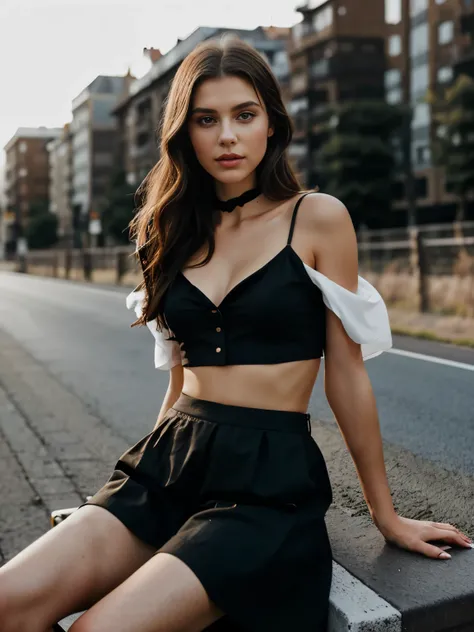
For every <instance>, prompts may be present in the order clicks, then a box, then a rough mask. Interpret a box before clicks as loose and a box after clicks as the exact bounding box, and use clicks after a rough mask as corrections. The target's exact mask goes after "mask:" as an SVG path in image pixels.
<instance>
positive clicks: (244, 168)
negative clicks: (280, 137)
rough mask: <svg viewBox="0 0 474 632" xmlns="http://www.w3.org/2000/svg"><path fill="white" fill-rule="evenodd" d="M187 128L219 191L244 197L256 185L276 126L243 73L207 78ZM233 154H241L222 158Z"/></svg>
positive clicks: (192, 108)
mask: <svg viewBox="0 0 474 632" xmlns="http://www.w3.org/2000/svg"><path fill="white" fill-rule="evenodd" d="M188 131H189V136H190V139H191V143H192V145H193V148H194V151H195V153H196V157H197V159H198V161H199V162H200V164H201V165H202V167H203V168H204V169H205V170H206V171H207V172H208V173H209V174H210V175H211V176H212V177H213V178H214V179H215V180H216V181H217V182H216V188H217V193H219V192H221V193H223V194H225V193H229V194H235V195H239V194H240V192H241V191H240V189H242V190H246V189H247V188H250V187H251V186H253V185H254V184H255V180H256V178H255V169H256V168H257V166H258V164H259V163H260V162H261V160H262V158H263V157H264V155H265V152H266V150H267V142H268V137H269V136H271V135H272V134H273V130H272V129H271V128H270V126H269V119H268V115H267V112H266V110H265V106H264V104H263V102H262V101H261V99H259V97H258V95H257V93H256V91H255V90H254V88H253V86H252V85H250V84H249V83H247V82H246V81H244V80H243V79H241V78H240V77H221V78H219V79H206V80H205V81H203V83H202V84H201V85H200V86H199V87H198V88H197V89H196V91H195V94H194V98H193V101H192V103H191V107H190V112H189V119H188ZM231 153H233V154H238V155H239V156H241V157H242V158H241V159H238V160H236V161H234V162H230V161H229V162H225V161H224V160H222V159H221V160H219V158H220V157H221V156H222V155H223V154H231Z"/></svg>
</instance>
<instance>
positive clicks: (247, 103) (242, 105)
mask: <svg viewBox="0 0 474 632" xmlns="http://www.w3.org/2000/svg"><path fill="white" fill-rule="evenodd" d="M251 105H254V106H256V107H258V108H259V107H260V105H259V104H258V103H255V101H245V102H244V103H239V105H234V107H233V108H231V111H232V112H234V111H235V110H240V109H241V108H248V107H250V106H251ZM197 112H200V113H202V114H216V113H217V110H213V109H211V108H194V109H193V110H192V111H191V114H196V113H197Z"/></svg>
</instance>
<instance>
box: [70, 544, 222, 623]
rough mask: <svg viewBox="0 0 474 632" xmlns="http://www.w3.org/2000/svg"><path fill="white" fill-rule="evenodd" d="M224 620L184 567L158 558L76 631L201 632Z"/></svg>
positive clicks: (84, 618) (81, 620) (170, 559)
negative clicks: (221, 619)
mask: <svg viewBox="0 0 474 632" xmlns="http://www.w3.org/2000/svg"><path fill="white" fill-rule="evenodd" d="M223 615H224V613H223V612H222V611H221V610H220V609H219V608H218V607H217V606H216V605H215V604H214V603H213V602H212V601H211V600H210V599H209V597H208V595H207V593H206V591H205V589H204V587H203V585H202V584H201V582H200V581H199V579H198V578H197V577H196V575H195V574H194V573H193V571H192V570H191V569H190V568H189V567H188V566H187V565H186V564H185V563H184V562H182V561H181V560H180V559H179V558H177V557H176V556H174V555H170V554H169V553H157V554H156V555H155V556H154V557H153V558H152V559H151V560H150V561H148V562H147V563H146V564H144V565H143V566H142V567H141V568H139V569H138V570H137V571H136V572H135V573H133V575H131V576H130V577H129V578H128V579H127V580H125V581H124V582H123V583H122V584H120V586H118V587H117V588H115V589H114V590H113V591H112V592H111V593H109V594H108V595H106V596H105V597H104V598H103V599H101V600H100V601H99V602H97V603H96V604H95V606H93V607H92V608H91V609H90V610H88V611H87V612H85V613H84V614H83V615H82V616H81V617H79V619H77V621H75V622H74V623H73V624H72V627H71V628H70V632H103V631H104V630H113V632H130V630H137V632H138V631H139V632H200V631H201V630H204V629H205V628H207V627H208V626H209V625H211V623H213V622H214V621H216V620H217V619H219V618H221V617H222V616H223Z"/></svg>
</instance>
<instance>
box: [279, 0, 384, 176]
mask: <svg viewBox="0 0 474 632" xmlns="http://www.w3.org/2000/svg"><path fill="white" fill-rule="evenodd" d="M363 5H364V6H363V11H362V10H361V3H360V1H359V2H358V1H356V0H309V1H308V2H307V3H306V4H304V5H301V6H299V7H298V8H297V11H298V12H300V13H301V15H302V21H301V22H299V23H298V24H296V25H295V26H294V27H293V28H292V33H291V38H290V40H289V44H288V53H289V58H290V66H291V83H290V91H291V102H290V104H289V111H290V114H291V115H292V117H293V120H294V123H295V136H294V142H293V143H292V146H291V148H290V155H291V156H292V159H293V164H294V166H295V168H296V170H297V172H298V174H299V177H300V178H301V179H302V180H303V182H304V183H305V185H306V186H308V187H313V186H316V185H317V186H324V182H322V175H321V173H320V172H319V170H318V152H319V149H320V147H321V145H322V143H323V142H324V140H325V138H326V132H325V131H324V124H323V123H324V122H325V120H326V119H327V110H328V106H330V105H332V104H336V103H338V102H341V101H344V100H348V99H351V100H352V99H372V98H375V99H383V98H384V72H385V55H384V46H385V16H384V4H383V2H381V0H364V2H363Z"/></svg>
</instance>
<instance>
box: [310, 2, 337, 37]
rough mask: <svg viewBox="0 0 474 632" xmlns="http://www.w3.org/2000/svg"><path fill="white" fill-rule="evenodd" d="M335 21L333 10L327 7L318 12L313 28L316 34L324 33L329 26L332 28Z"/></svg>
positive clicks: (314, 18)
mask: <svg viewBox="0 0 474 632" xmlns="http://www.w3.org/2000/svg"><path fill="white" fill-rule="evenodd" d="M332 21H333V9H332V7H327V8H326V9H323V10H322V11H318V12H317V13H316V14H315V15H314V17H313V28H314V30H315V32H316V33H319V32H320V31H323V30H324V29H326V28H327V27H328V26H331V24H332Z"/></svg>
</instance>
